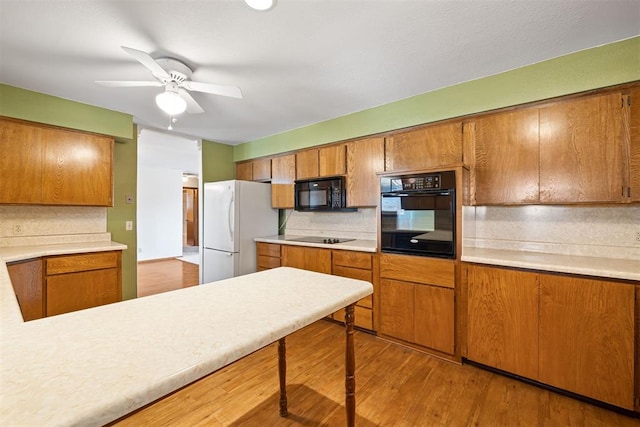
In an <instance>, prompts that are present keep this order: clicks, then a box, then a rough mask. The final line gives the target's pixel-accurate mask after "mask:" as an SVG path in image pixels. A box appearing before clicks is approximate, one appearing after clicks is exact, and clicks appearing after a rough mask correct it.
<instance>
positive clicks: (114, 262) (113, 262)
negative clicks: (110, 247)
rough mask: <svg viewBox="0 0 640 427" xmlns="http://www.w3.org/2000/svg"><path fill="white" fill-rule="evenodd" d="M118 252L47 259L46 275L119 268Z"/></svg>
mask: <svg viewBox="0 0 640 427" xmlns="http://www.w3.org/2000/svg"><path fill="white" fill-rule="evenodd" d="M118 255H119V253H118V252H97V253H90V254H78V255H63V256H55V257H48V258H47V259H46V270H45V271H46V275H47V276H51V275H53V274H63V273H73V272H75V271H90V270H100V269H103V268H115V267H117V266H118Z"/></svg>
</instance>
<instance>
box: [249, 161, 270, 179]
mask: <svg viewBox="0 0 640 427" xmlns="http://www.w3.org/2000/svg"><path fill="white" fill-rule="evenodd" d="M251 165H252V179H253V180H254V181H269V180H270V179H271V159H256V160H254V161H253V162H251Z"/></svg>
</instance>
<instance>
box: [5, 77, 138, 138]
mask: <svg viewBox="0 0 640 427" xmlns="http://www.w3.org/2000/svg"><path fill="white" fill-rule="evenodd" d="M0 115H2V116H7V117H14V118H18V119H24V120H31V121H33V122H39V123H46V124H49V125H55V126H61V127H66V128H70V129H78V130H84V131H87V132H95V133H100V134H103V135H110V136H113V137H114V138H117V139H132V138H133V126H132V125H133V117H132V116H131V115H129V114H124V113H120V112H117V111H112V110H107V109H105V108H100V107H94V106H92V105H88V104H82V103H80V102H74V101H69V100H66V99H62V98H57V97H55V96H50V95H45V94H42V93H38V92H33V91H30V90H26V89H21V88H17V87H14V86H8V85H5V84H1V83H0Z"/></svg>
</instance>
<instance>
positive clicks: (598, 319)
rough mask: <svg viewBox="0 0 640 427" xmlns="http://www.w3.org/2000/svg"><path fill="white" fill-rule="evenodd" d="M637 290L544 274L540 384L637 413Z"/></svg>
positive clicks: (541, 292) (623, 286)
mask: <svg viewBox="0 0 640 427" xmlns="http://www.w3.org/2000/svg"><path fill="white" fill-rule="evenodd" d="M634 332H635V326H634V286H633V285H626V284H621V283H615V282H607V281H601V280H591V279H581V278H572V277H563V276H555V275H548V274H542V275H540V381H542V382H543V383H546V384H550V385H552V386H554V387H559V388H562V389H565V390H569V391H572V392H574V393H578V394H581V395H584V396H588V397H591V398H594V399H597V400H601V401H603V402H607V403H611V404H613V405H616V406H620V407H623V408H627V409H630V410H632V409H633V385H634V384H633V380H634V375H633V374H634Z"/></svg>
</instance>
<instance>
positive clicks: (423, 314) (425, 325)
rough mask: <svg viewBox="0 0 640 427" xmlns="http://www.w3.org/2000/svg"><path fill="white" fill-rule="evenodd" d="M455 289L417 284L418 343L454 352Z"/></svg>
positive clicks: (416, 334) (415, 339)
mask: <svg viewBox="0 0 640 427" xmlns="http://www.w3.org/2000/svg"><path fill="white" fill-rule="evenodd" d="M454 313H455V309H454V291H453V289H447V288H439V287H436V286H428V285H416V286H415V320H414V322H415V326H414V328H415V337H414V342H415V343H416V344H419V345H422V346H425V347H429V348H432V349H434V350H438V351H442V352H444V353H448V354H453V353H454V342H455V339H454V338H455V327H454V325H455V320H454Z"/></svg>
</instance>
